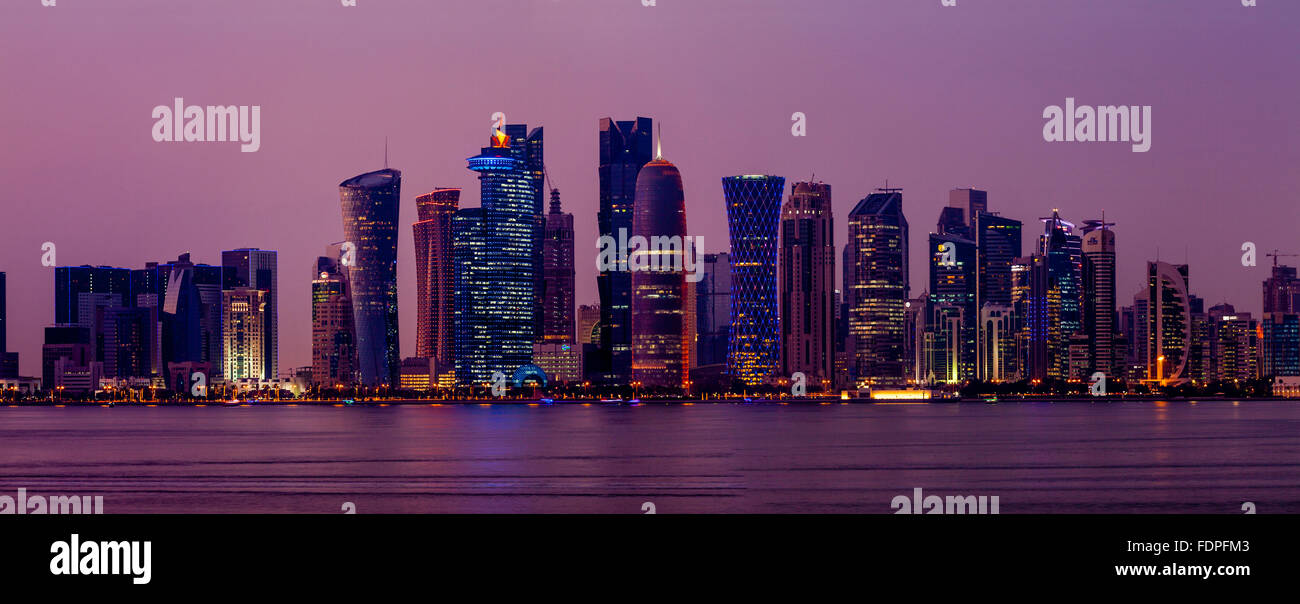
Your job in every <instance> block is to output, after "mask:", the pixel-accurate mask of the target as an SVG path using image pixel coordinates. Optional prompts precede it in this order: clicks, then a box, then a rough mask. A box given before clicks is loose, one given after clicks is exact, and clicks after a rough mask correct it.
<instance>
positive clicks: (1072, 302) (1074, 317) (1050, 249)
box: [1038, 210, 1083, 380]
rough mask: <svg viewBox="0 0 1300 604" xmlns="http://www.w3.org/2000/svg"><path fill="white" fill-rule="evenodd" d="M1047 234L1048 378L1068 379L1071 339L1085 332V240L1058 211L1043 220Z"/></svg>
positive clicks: (1042, 247) (1043, 241)
mask: <svg viewBox="0 0 1300 604" xmlns="http://www.w3.org/2000/svg"><path fill="white" fill-rule="evenodd" d="M1042 220H1043V223H1044V224H1045V225H1046V232H1045V233H1043V235H1042V236H1041V237H1040V238H1039V248H1038V253H1039V254H1041V255H1043V256H1045V257H1046V258H1047V284H1048V285H1047V296H1048V302H1047V304H1048V315H1049V316H1050V318H1051V326H1050V328H1049V332H1048V349H1047V354H1048V360H1047V376H1048V377H1050V378H1055V379H1061V380H1064V379H1068V378H1069V365H1070V338H1072V337H1073V336H1074V335H1075V334H1077V333H1079V332H1080V331H1082V330H1083V298H1082V296H1083V287H1082V281H1083V239H1082V238H1080V237H1079V236H1078V235H1075V234H1074V224H1073V223H1070V222H1068V221H1066V220H1063V219H1061V215H1060V214H1059V213H1057V212H1056V211H1055V210H1053V211H1052V216H1051V217H1050V218H1044V219H1042Z"/></svg>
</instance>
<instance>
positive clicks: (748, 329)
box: [722, 175, 785, 385]
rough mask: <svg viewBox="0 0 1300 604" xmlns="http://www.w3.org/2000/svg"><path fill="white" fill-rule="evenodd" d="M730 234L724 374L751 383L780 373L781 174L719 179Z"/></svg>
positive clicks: (783, 185)
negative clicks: (728, 324) (728, 329)
mask: <svg viewBox="0 0 1300 604" xmlns="http://www.w3.org/2000/svg"><path fill="white" fill-rule="evenodd" d="M722 192H723V196H724V198H725V200H726V206H727V227H728V231H729V233H730V236H731V335H730V338H729V339H728V344H727V373H728V375H730V376H731V377H732V378H733V379H737V380H740V381H741V382H744V383H745V384H746V385H756V384H760V383H762V382H763V381H764V380H767V379H768V378H770V377H772V376H774V375H777V374H779V372H780V371H781V331H780V324H779V322H780V318H779V314H778V313H779V311H778V308H777V291H776V275H777V268H776V262H777V246H778V242H779V235H778V232H779V231H778V228H779V226H780V219H781V198H782V196H783V195H784V193H785V178H782V177H780V176H759V175H745V176H729V177H726V178H723V179H722Z"/></svg>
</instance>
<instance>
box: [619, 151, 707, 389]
mask: <svg viewBox="0 0 1300 604" xmlns="http://www.w3.org/2000/svg"><path fill="white" fill-rule="evenodd" d="M633 208H634V209H633V218H632V234H633V237H642V238H644V241H646V242H648V243H649V245H650V246H651V247H650V248H648V249H645V248H643V249H637V250H634V251H632V253H631V257H630V258H629V259H628V269H629V270H631V271H632V377H633V380H634V381H636V382H638V383H639V384H640V385H642V386H647V387H660V388H686V387H687V383H688V381H689V379H690V368H691V356H692V351H693V349H694V346H695V342H694V341H692V339H691V337H690V336H691V334H693V333H694V326H693V325H691V324H690V321H691V320H692V319H693V318H694V313H693V311H694V309H691V308H690V307H689V304H690V302H691V300H690V293H689V291H688V283H687V281H686V260H687V258H688V257H689V258H694V250H688V249H687V248H688V247H689V246H690V245H691V241H690V240H689V239H687V236H686V198H685V194H684V192H683V188H682V175H681V172H679V171H678V170H677V167H676V166H674V165H673V164H672V163H671V162H669V161H667V160H665V159H663V156H662V155H660V156H658V157H656V158H655V159H654V161H651V162H650V163H648V164H646V165H645V166H644V167H642V168H641V172H640V174H639V175H638V176H637V184H636V199H635V201H634V202H633ZM688 254H689V256H688Z"/></svg>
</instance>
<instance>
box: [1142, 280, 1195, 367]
mask: <svg viewBox="0 0 1300 604" xmlns="http://www.w3.org/2000/svg"><path fill="white" fill-rule="evenodd" d="M1147 287H1148V294H1147V299H1148V300H1150V304H1151V305H1150V307H1149V309H1148V311H1147V325H1148V327H1147V355H1146V358H1147V380H1149V381H1152V382H1156V383H1160V384H1170V383H1172V384H1178V383H1183V382H1186V381H1188V380H1189V379H1190V378H1189V375H1188V374H1189V363H1190V361H1191V358H1190V357H1191V355H1190V352H1191V345H1192V342H1191V338H1192V307H1191V295H1190V293H1189V292H1188V289H1187V265H1186V264H1179V265H1173V264H1169V263H1168V262H1148V263H1147Z"/></svg>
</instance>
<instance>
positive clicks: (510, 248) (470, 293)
mask: <svg viewBox="0 0 1300 604" xmlns="http://www.w3.org/2000/svg"><path fill="white" fill-rule="evenodd" d="M468 161H469V169H470V170H473V171H475V172H478V173H479V182H480V185H481V193H480V196H479V199H480V201H481V203H480V208H479V210H480V211H479V212H467V211H466V210H462V211H460V212H457V213H456V215H455V216H454V217H453V219H452V246H453V257H454V259H455V263H456V291H455V301H456V311H455V312H456V318H455V333H456V340H457V342H456V379H457V381H458V382H460V383H462V384H481V383H485V382H487V381H489V380H490V379H491V376H492V374H493V373H494V372H497V371H500V372H502V373H504V374H505V375H507V376H509V375H512V374H513V373H514V372H515V371H516V370H518V369H519V368H520V367H522V366H524V365H527V364H529V363H531V362H532V355H533V340H534V338H535V336H536V328H537V324H536V315H537V305H536V303H537V298H536V294H535V292H534V289H535V287H536V286H537V282H536V279H535V275H534V271H535V269H536V268H537V266H538V264H537V263H536V260H537V259H538V258H539V257H540V253H539V252H538V251H537V249H536V245H537V244H538V243H539V242H540V239H539V238H538V231H537V224H538V223H537V220H538V214H537V213H536V212H535V211H534V208H535V191H534V189H533V186H534V185H533V183H534V180H533V175H532V174H531V172H530V171H529V170H528V165H527V164H526V163H524V162H521V161H520V160H518V159H516V157H515V153H514V152H513V151H511V149H510V137H508V136H506V134H505V133H503V132H501V131H497V132H496V133H495V134H494V135H493V137H492V140H491V144H490V146H488V147H484V148H483V149H482V151H481V153H480V154H479V155H477V156H474V157H471V158H469V160H468ZM462 353H464V354H465V355H468V356H467V357H465V358H462Z"/></svg>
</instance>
